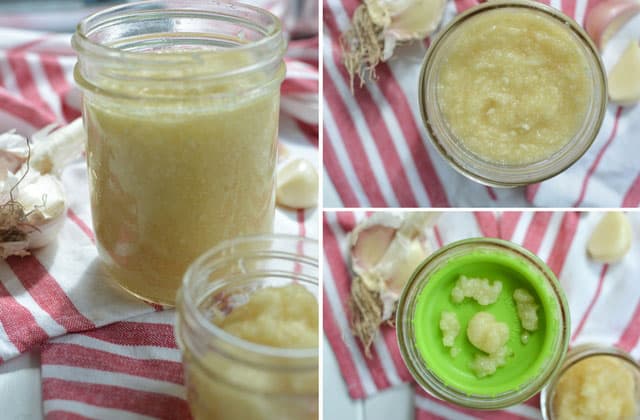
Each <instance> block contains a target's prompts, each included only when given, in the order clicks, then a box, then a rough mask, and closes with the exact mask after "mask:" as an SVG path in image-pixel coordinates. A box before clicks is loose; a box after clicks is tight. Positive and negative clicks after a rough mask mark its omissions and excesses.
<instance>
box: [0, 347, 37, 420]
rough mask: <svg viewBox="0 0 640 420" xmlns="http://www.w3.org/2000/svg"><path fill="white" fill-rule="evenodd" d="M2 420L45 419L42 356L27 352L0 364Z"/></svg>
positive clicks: (35, 352) (0, 411)
mask: <svg viewBox="0 0 640 420" xmlns="http://www.w3.org/2000/svg"><path fill="white" fill-rule="evenodd" d="M0 418H3V419H11V420H32V419H41V418H42V388H41V384H40V353H39V352H38V351H37V350H34V351H31V352H29V353H25V354H23V355H21V356H18V357H16V358H15V359H12V360H9V361H8V362H5V363H3V364H2V365H0Z"/></svg>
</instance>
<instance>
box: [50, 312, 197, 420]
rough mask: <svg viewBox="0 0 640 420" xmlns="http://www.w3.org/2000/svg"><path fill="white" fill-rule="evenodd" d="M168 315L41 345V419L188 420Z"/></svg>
mask: <svg viewBox="0 0 640 420" xmlns="http://www.w3.org/2000/svg"><path fill="white" fill-rule="evenodd" d="M174 319H175V311H173V310H170V311H162V312H155V313H150V314H146V315H142V316H139V317H136V318H132V319H129V320H127V321H122V322H117V323H115V324H111V325H108V326H106V327H103V328H99V329H96V330H91V331H87V332H82V333H73V334H67V335H65V336H63V337H60V338H57V339H55V340H52V341H50V342H48V343H46V344H45V345H43V347H42V353H41V362H42V398H43V409H44V416H45V418H46V419H47V420H56V419H69V418H78V416H82V418H100V419H134V418H136V419H139V418H162V419H167V420H169V419H175V420H182V419H189V418H190V417H191V415H190V413H189V407H188V405H187V402H186V389H185V386H184V375H183V371H182V363H181V355H180V351H179V350H178V348H177V346H176V342H175V339H174V334H173V322H174Z"/></svg>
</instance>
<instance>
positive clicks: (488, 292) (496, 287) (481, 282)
mask: <svg viewBox="0 0 640 420" xmlns="http://www.w3.org/2000/svg"><path fill="white" fill-rule="evenodd" d="M501 291H502V282H500V281H494V282H493V283H492V284H489V280H488V279H480V278H468V277H466V276H460V278H459V279H458V281H457V282H456V285H455V286H454V288H453V290H452V291H451V299H452V300H453V301H454V302H455V303H461V302H462V301H463V300H464V298H466V297H469V298H472V299H475V300H476V302H478V303H479V304H480V305H483V306H486V305H490V304H492V303H495V301H496V300H498V296H499V295H500V292H501Z"/></svg>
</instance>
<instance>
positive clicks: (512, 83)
mask: <svg viewBox="0 0 640 420" xmlns="http://www.w3.org/2000/svg"><path fill="white" fill-rule="evenodd" d="M578 42H579V40H578V39H577V38H576V37H575V35H573V34H572V33H571V32H570V30H569V29H568V28H566V27H565V25H563V24H562V23H561V22H559V21H557V20H554V19H553V18H550V17H548V16H545V15H544V14H543V13H542V12H538V11H531V10H518V9H515V8H503V9H497V10H487V11H485V12H484V13H481V14H477V15H475V16H473V17H471V18H469V20H468V21H465V24H464V25H461V26H460V27H459V28H457V30H456V31H455V32H454V33H453V34H452V35H451V39H450V40H449V41H448V45H447V50H446V51H447V52H446V53H445V58H444V62H443V63H442V66H441V70H440V72H439V75H438V85H437V89H438V101H439V104H440V108H441V110H442V112H443V114H444V116H445V119H446V121H447V124H448V126H449V128H450V130H451V131H452V133H453V134H454V135H455V136H456V137H457V138H458V139H459V140H460V141H461V142H462V144H463V145H464V147H465V148H467V149H468V150H469V151H470V152H471V153H473V154H475V155H477V156H478V157H480V158H481V159H483V160H485V161H488V162H493V163H499V164H506V165H524V164H529V163H533V162H538V161H541V160H544V159H546V158H548V157H549V156H551V155H552V154H554V153H556V152H558V151H559V150H560V149H561V148H562V147H563V146H564V145H565V144H567V143H568V142H569V141H570V140H571V139H572V138H573V136H574V135H576V133H577V132H578V131H579V130H580V128H581V125H582V123H583V121H584V119H585V115H586V114H587V111H588V109H589V104H590V98H591V96H592V89H593V88H592V84H591V81H590V72H589V63H588V61H587V58H586V57H585V54H584V52H583V51H582V49H581V47H580V44H579V43H578Z"/></svg>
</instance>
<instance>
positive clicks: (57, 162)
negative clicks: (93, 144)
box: [30, 118, 86, 174]
mask: <svg viewBox="0 0 640 420" xmlns="http://www.w3.org/2000/svg"><path fill="white" fill-rule="evenodd" d="M51 129H52V126H47V127H45V128H44V129H42V130H40V131H39V132H37V133H36V134H34V135H33V142H34V145H33V152H32V156H31V161H30V164H31V167H32V168H34V169H36V170H38V171H39V172H40V173H42V174H47V173H50V172H54V173H59V172H61V171H62V169H63V168H64V167H65V166H66V165H67V164H68V163H69V162H71V161H72V160H74V159H77V158H78V157H80V156H81V155H82V153H83V152H84V149H85V143H86V135H85V132H84V126H83V124H82V118H77V119H76V120H74V121H73V122H71V123H69V124H68V125H65V126H63V127H60V128H59V129H57V130H55V131H53V132H52V131H51Z"/></svg>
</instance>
